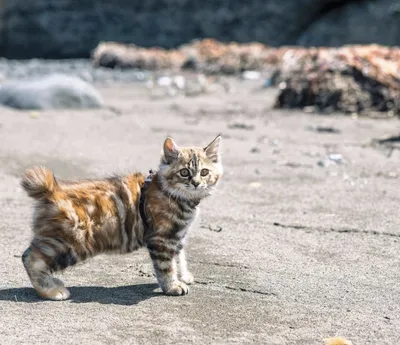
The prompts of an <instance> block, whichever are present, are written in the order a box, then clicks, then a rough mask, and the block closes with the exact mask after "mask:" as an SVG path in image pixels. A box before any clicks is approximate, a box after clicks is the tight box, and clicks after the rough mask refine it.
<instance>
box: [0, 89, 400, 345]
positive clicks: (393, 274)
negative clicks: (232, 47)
mask: <svg viewBox="0 0 400 345" xmlns="http://www.w3.org/2000/svg"><path fill="white" fill-rule="evenodd" d="M234 83H235V90H234V92H233V93H232V94H224V93H221V92H215V93H212V94H209V95H201V96H197V97H188V98H184V97H180V96H178V97H172V98H171V97H166V98H160V97H152V96H151V95H150V94H149V91H148V90H146V89H145V88H144V87H143V86H141V85H139V84H130V85H119V86H118V85H115V86H113V87H111V86H107V87H100V90H101V92H102V94H103V96H104V98H105V100H106V102H107V104H108V105H109V106H110V107H112V108H113V109H114V111H110V110H90V111H89V110H88V111H42V112H39V113H36V112H22V111H16V110H11V109H6V108H2V109H1V113H0V206H1V210H2V215H1V220H0V245H1V250H0V343H1V344H7V345H8V344H188V343H192V344H249V343H251V344H268V345H274V344H300V345H313V344H315V345H322V344H323V343H324V342H323V339H324V338H326V337H331V336H335V335H338V336H339V335H340V336H344V337H346V338H348V339H350V340H352V341H353V343H354V345H368V344H371V345H372V344H374V345H375V344H380V345H384V344H387V345H394V344H398V339H399V336H400V317H399V315H400V217H399V216H398V214H399V213H398V212H399V211H398V209H399V205H400V196H399V178H400V177H399V176H400V165H399V163H400V151H399V150H398V148H397V147H396V146H392V147H391V146H390V145H396V144H395V143H394V144H390V145H386V146H383V145H376V144H374V143H373V139H376V138H382V137H385V136H391V135H398V134H399V129H400V126H399V122H398V120H397V119H392V120H388V119H385V120H382V119H381V120H379V119H354V118H351V117H344V116H319V115H312V114H306V113H303V112H300V111H290V112H289V111H277V110H272V108H271V106H272V102H273V96H274V91H259V90H258V91H257V90H255V89H254V87H255V85H256V84H257V83H255V82H253V83H252V82H247V83H244V82H234ZM315 126H323V127H333V128H334V129H337V130H338V131H339V133H335V132H331V133H329V132H324V131H322V132H321V131H318V130H316V128H315ZM320 130H321V129H320ZM322 130H324V129H322ZM219 132H221V133H222V135H223V153H224V154H223V162H224V167H225V176H224V179H223V181H222V183H221V185H220V188H219V190H218V192H217V193H216V194H215V195H214V196H212V197H211V198H209V199H208V200H206V201H205V202H204V203H203V205H202V212H201V214H200V218H199V219H198V221H197V222H196V224H195V225H194V227H193V230H192V232H191V234H190V239H189V245H188V256H189V264H190V267H191V270H192V272H193V274H194V275H195V279H196V284H195V285H193V286H192V287H191V289H190V292H189V295H187V296H184V297H166V296H164V295H162V294H161V293H160V290H159V289H158V286H157V284H156V279H155V278H154V276H153V271H152V267H151V262H150V260H149V257H148V255H147V253H146V252H145V251H144V250H141V251H138V252H135V253H134V254H131V255H125V256H106V255H105V256H98V257H96V258H94V259H92V260H90V261H88V262H86V263H85V264H82V265H79V266H77V267H75V268H73V269H71V270H68V271H67V272H66V273H64V274H63V280H64V282H65V283H66V285H67V286H68V287H70V290H71V293H72V295H71V299H70V300H68V301H63V302H52V301H43V300H41V299H39V298H38V297H37V296H36V294H35V292H34V290H33V289H32V288H31V286H30V283H29V280H28V277H27V276H26V273H25V271H24V269H23V266H22V263H21V258H20V256H21V254H22V252H23V251H24V249H25V248H26V247H27V245H28V243H29V240H30V237H31V231H30V219H31V215H32V204H33V203H32V201H31V199H29V198H28V197H27V196H26V195H25V194H24V192H23V191H22V190H21V188H20V187H19V180H20V175H21V173H22V172H23V171H24V169H25V168H27V167H29V166H31V165H33V164H38V163H41V164H45V165H47V166H48V167H50V168H52V169H54V171H55V173H56V175H57V176H58V177H68V178H78V177H98V176H104V175H108V174H110V173H113V172H120V173H123V172H128V171H132V170H135V169H140V170H142V171H143V172H147V170H148V169H150V168H156V167H157V162H158V159H159V154H160V152H161V145H162V142H163V140H164V138H165V136H166V135H167V134H169V135H172V136H173V137H174V139H175V140H176V141H177V143H178V144H180V145H182V146H184V145H205V144H207V143H208V142H209V141H211V140H212V139H213V138H214V137H215V136H216V134H218V133H219ZM330 154H340V155H341V156H331V158H332V160H329V159H328V156H329V155H330Z"/></svg>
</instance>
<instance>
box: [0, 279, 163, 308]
mask: <svg viewBox="0 0 400 345" xmlns="http://www.w3.org/2000/svg"><path fill="white" fill-rule="evenodd" d="M158 288H159V286H158V284H137V285H125V286H116V287H102V286H75V287H70V288H69V290H70V292H71V297H70V298H69V301H71V302H72V303H91V302H95V303H101V304H116V305H134V304H138V303H140V302H142V301H145V300H147V299H150V298H152V297H156V296H162V294H161V293H160V292H156V291H155V290H156V289H158ZM0 301H14V302H23V303H37V302H45V300H43V299H42V298H40V297H39V296H38V295H37V293H36V292H35V290H34V289H33V288H14V289H4V290H0Z"/></svg>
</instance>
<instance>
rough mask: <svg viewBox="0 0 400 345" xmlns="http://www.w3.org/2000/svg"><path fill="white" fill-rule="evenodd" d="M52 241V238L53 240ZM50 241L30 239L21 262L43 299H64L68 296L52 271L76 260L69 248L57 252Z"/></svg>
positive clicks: (67, 292) (69, 264)
mask: <svg viewBox="0 0 400 345" xmlns="http://www.w3.org/2000/svg"><path fill="white" fill-rule="evenodd" d="M53 241H54V240H53ZM51 243H52V242H51V241H50V242H49V240H46V239H45V240H42V241H37V240H34V241H32V244H31V246H30V247H29V248H28V249H27V250H26V251H25V252H24V254H23V255H22V262H23V264H24V267H25V269H26V272H27V273H28V276H29V279H30V281H31V283H32V285H33V287H34V288H35V290H36V291H37V293H38V294H39V295H40V296H41V297H42V298H45V299H50V300H65V299H68V298H69V296H70V293H69V291H68V290H67V289H66V288H65V287H64V284H63V282H62V281H61V280H59V279H57V278H54V277H53V276H52V273H53V272H56V271H60V270H63V269H65V268H67V267H68V266H72V265H74V264H75V263H76V262H77V258H76V255H75V254H74V253H73V251H71V250H70V249H66V250H64V251H62V252H57V251H56V249H55V247H54V246H52V245H51Z"/></svg>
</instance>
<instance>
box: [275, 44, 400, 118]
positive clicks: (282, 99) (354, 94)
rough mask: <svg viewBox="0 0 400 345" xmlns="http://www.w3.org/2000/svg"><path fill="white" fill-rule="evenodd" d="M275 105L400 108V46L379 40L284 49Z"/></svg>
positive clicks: (367, 109) (360, 110)
mask: <svg viewBox="0 0 400 345" xmlns="http://www.w3.org/2000/svg"><path fill="white" fill-rule="evenodd" d="M279 72H280V76H279V81H280V82H279V87H280V89H281V91H280V94H279V96H278V99H277V102H276V107H279V108H304V107H310V106H313V107H315V109H316V110H317V111H320V112H321V111H322V112H333V111H340V112H345V113H357V114H363V113H368V112H388V113H389V114H390V115H395V114H400V101H399V99H400V98H399V96H400V49H399V48H390V47H383V46H379V45H367V46H345V47H341V48H310V49H288V50H287V51H286V53H285V54H284V55H283V57H282V61H281V62H280V69H279Z"/></svg>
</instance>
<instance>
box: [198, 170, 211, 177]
mask: <svg viewBox="0 0 400 345" xmlns="http://www.w3.org/2000/svg"><path fill="white" fill-rule="evenodd" d="M209 172H210V171H209V170H208V169H201V171H200V175H201V176H207V175H208V173H209Z"/></svg>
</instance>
